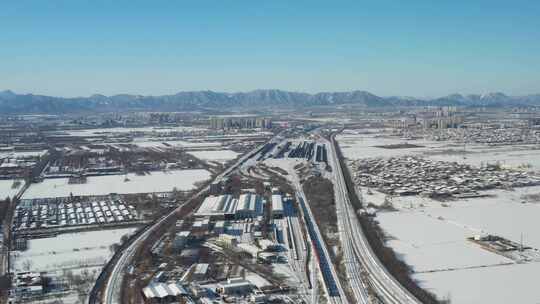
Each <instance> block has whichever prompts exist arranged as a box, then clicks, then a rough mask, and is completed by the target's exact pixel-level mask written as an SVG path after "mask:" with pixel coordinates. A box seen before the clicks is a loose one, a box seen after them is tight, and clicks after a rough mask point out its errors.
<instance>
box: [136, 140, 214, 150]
mask: <svg viewBox="0 0 540 304" xmlns="http://www.w3.org/2000/svg"><path fill="white" fill-rule="evenodd" d="M133 143H134V144H136V145H137V146H139V147H144V148H146V147H157V148H167V147H169V146H173V147H177V148H214V147H220V146H222V145H223V144H222V143H221V142H215V141H212V142H197V141H185V140H159V139H158V140H155V139H148V138H144V139H142V140H138V141H134V142H133ZM164 143H165V144H167V145H169V146H167V145H165V144H164Z"/></svg>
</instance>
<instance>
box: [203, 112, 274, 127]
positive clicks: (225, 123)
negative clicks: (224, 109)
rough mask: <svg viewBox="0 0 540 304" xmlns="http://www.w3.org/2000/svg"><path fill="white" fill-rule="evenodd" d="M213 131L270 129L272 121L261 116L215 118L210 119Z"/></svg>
mask: <svg viewBox="0 0 540 304" xmlns="http://www.w3.org/2000/svg"><path fill="white" fill-rule="evenodd" d="M210 127H211V128H212V129H253V128H261V129H270V128H272V120H271V119H270V118H267V117H259V116H245V115H240V116H214V117H212V118H210Z"/></svg>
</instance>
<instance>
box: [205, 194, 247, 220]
mask: <svg viewBox="0 0 540 304" xmlns="http://www.w3.org/2000/svg"><path fill="white" fill-rule="evenodd" d="M237 207H238V200H237V199H236V198H234V197H233V196H232V195H230V194H225V195H219V196H213V195H212V196H208V197H206V198H205V199H204V201H203V203H202V204H201V206H200V207H199V209H198V210H197V212H196V213H195V216H202V217H210V218H211V219H224V218H233V217H234V215H235V214H236V209H237Z"/></svg>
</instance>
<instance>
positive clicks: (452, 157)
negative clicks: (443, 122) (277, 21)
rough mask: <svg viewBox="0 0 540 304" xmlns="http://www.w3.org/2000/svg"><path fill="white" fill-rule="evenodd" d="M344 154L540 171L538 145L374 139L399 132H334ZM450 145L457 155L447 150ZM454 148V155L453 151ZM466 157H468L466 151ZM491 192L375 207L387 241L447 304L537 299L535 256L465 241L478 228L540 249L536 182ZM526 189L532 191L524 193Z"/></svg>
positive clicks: (378, 196) (370, 198) (372, 198)
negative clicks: (519, 259)
mask: <svg viewBox="0 0 540 304" xmlns="http://www.w3.org/2000/svg"><path fill="white" fill-rule="evenodd" d="M338 140H340V145H341V147H342V150H343V153H344V154H345V156H346V157H347V158H350V159H359V158H365V157H379V156H388V157H389V156H399V155H406V154H414V155H423V156H425V157H429V158H433V159H438V160H445V161H457V162H465V163H469V164H472V165H478V166H479V165H481V164H482V163H484V164H485V163H487V162H490V163H493V162H497V161H499V162H500V163H501V164H503V165H506V166H508V167H513V168H517V167H520V166H521V165H522V164H523V163H529V164H531V167H530V168H528V170H529V169H532V170H540V166H539V165H540V150H537V149H538V148H537V147H536V146H516V147H510V146H503V147H488V146H480V145H475V146H471V147H466V151H467V153H466V154H463V153H462V151H463V146H462V145H456V144H454V143H448V142H429V141H424V140H417V141H414V140H407V142H408V143H409V144H417V145H422V146H424V147H421V148H407V149H383V148H377V147H375V146H376V145H387V144H396V143H400V142H404V140H401V139H399V138H376V137H374V136H373V135H367V136H366V135H350V134H346V135H342V136H340V137H339V138H338ZM448 149H451V150H454V153H444V152H443V151H446V150H448ZM455 151H457V153H456V152H455ZM464 156H465V157H464ZM483 193H485V194H489V195H490V196H488V197H479V198H469V199H461V200H456V201H450V202H444V203H442V202H439V201H435V200H432V199H430V198H425V197H419V196H405V197H394V198H392V205H393V206H394V207H395V208H396V209H397V210H398V211H394V212H379V213H378V215H377V219H378V221H379V223H380V225H381V227H382V228H383V230H384V231H385V232H386V233H387V235H388V236H389V240H388V244H389V245H390V246H391V247H392V248H394V249H395V250H396V252H397V253H398V254H399V255H400V256H401V257H402V258H403V259H404V260H405V261H406V262H407V264H409V265H410V266H411V267H412V269H413V270H414V271H415V274H414V275H413V277H414V278H415V279H416V280H418V282H419V283H420V285H421V286H422V287H424V288H426V289H428V290H430V291H432V292H434V293H435V294H436V295H437V296H438V297H439V298H441V299H443V298H449V299H450V300H451V302H452V303H539V302H540V294H539V293H538V291H537V287H536V285H537V283H535V282H537V280H536V277H537V275H538V273H539V271H540V262H539V261H536V262H535V261H532V262H529V263H524V264H518V263H516V262H514V261H513V260H511V259H508V258H506V257H503V256H501V255H498V254H495V253H492V252H489V251H487V250H485V249H482V248H481V247H480V246H479V245H477V244H475V243H472V242H470V241H468V240H467V238H468V237H473V236H475V235H478V234H494V235H499V236H502V237H505V238H507V239H510V240H512V241H516V242H519V241H520V239H521V237H522V236H523V243H524V245H526V246H531V247H534V248H537V249H540V221H538V218H540V199H539V198H536V197H535V196H536V195H538V197H540V186H534V187H525V188H516V189H515V190H514V191H508V190H490V191H484V192H483ZM362 194H363V197H364V200H365V201H366V202H371V203H373V204H374V205H381V204H382V203H383V201H384V199H385V195H384V194H382V193H379V192H377V191H373V194H371V195H370V194H367V191H366V189H362ZM527 195H529V196H527Z"/></svg>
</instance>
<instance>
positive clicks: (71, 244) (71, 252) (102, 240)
mask: <svg viewBox="0 0 540 304" xmlns="http://www.w3.org/2000/svg"><path fill="white" fill-rule="evenodd" d="M135 230H136V228H123V229H116V230H99V231H88V232H79V233H69V234H61V235H59V236H57V237H53V238H44V239H32V240H29V241H28V250H26V251H23V252H18V251H17V252H13V253H12V257H13V258H14V263H13V264H12V267H13V269H14V270H15V271H27V270H30V271H54V270H59V269H70V270H72V269H78V268H86V267H95V266H96V265H103V264H105V262H106V261H107V260H108V259H109V258H110V257H111V256H112V252H111V250H110V249H109V247H110V246H111V245H112V244H114V243H118V242H119V241H120V238H121V237H122V236H123V235H126V234H129V233H133V232H134V231H135Z"/></svg>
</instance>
